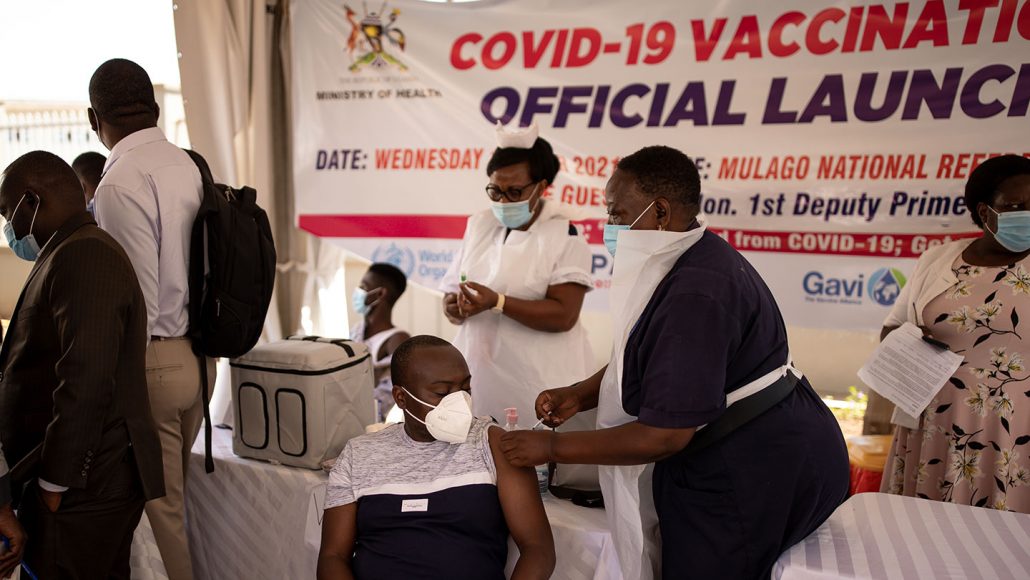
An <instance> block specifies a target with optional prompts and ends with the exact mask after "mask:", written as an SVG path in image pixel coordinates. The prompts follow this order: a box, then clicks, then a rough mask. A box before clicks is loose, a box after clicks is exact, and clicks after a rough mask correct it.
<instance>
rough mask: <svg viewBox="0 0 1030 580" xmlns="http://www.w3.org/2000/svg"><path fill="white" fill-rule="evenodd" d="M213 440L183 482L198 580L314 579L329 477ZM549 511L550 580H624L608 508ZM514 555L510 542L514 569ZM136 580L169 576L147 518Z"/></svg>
mask: <svg viewBox="0 0 1030 580" xmlns="http://www.w3.org/2000/svg"><path fill="white" fill-rule="evenodd" d="M213 435H214V438H213V442H212V443H213V444H212V455H213V456H214V461H215V471H214V473H211V474H207V473H204V441H203V439H204V436H203V434H201V436H200V437H198V439H197V443H196V445H194V447H193V454H192V457H191V458H190V473H189V478H188V481H187V484H186V517H187V522H186V525H187V530H188V534H189V539H190V549H191V550H192V552H193V569H194V573H195V575H196V577H197V578H198V580H204V579H207V578H210V579H215V578H218V579H223V578H248V579H255V580H257V579H269V580H279V579H291V580H292V579H301V578H314V577H315V567H316V561H317V557H318V547H319V542H320V539H321V523H322V507H323V502H324V497H325V487H326V481H327V480H328V477H327V475H326V474H325V473H323V472H321V471H312V470H308V469H300V468H293V467H286V466H283V465H273V464H270V463H266V462H263V461H257V460H253V459H245V458H242V457H237V456H236V455H233V452H232V432H231V431H229V430H225V429H215V430H214V432H213ZM544 509H545V510H546V511H547V516H548V519H549V521H550V522H551V530H552V532H553V534H554V542H555V550H556V552H557V556H558V559H557V565H556V567H555V573H554V575H553V578H560V579H562V580H618V579H619V578H621V575H620V574H619V572H618V569H619V567H618V561H617V559H616V556H615V547H614V545H613V544H612V538H611V534H610V533H609V532H608V522H607V520H606V518H605V513H604V510H601V509H592V508H584V507H579V506H576V505H573V504H572V503H571V502H568V501H564V500H559V499H556V498H554V497H551V496H550V495H548V496H546V497H545V501H544ZM517 557H518V551H517V549H515V546H514V544H513V543H512V544H510V546H509V558H508V571H509V572H510V571H511V569H512V567H513V566H514V563H515V560H516V558H517ZM132 578H133V579H135V580H165V579H166V578H167V575H166V574H165V570H164V565H163V564H162V563H161V556H160V554H159V553H158V550H157V546H156V544H155V543H154V535H153V532H152V531H151V529H150V525H149V522H148V521H147V520H146V516H145V515H144V520H143V521H141V522H140V526H139V528H138V529H137V530H136V535H135V537H134V539H133V544H132Z"/></svg>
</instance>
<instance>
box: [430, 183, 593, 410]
mask: <svg viewBox="0 0 1030 580" xmlns="http://www.w3.org/2000/svg"><path fill="white" fill-rule="evenodd" d="M466 238H467V239H466V241H465V244H464V246H463V248H462V254H461V257H460V258H459V259H458V260H457V261H456V262H455V264H453V265H452V272H449V273H448V278H452V279H453V280H452V281H453V286H451V288H453V289H456V287H457V281H458V274H459V273H465V274H467V275H468V279H469V280H470V281H473V282H478V283H480V284H483V285H484V286H487V287H488V288H491V289H493V290H494V291H495V292H499V293H502V294H505V295H507V296H508V297H510V298H521V299H524V300H541V299H543V298H544V297H545V296H546V295H547V289H548V287H549V286H550V285H552V284H557V283H565V282H574V283H578V284H582V285H584V286H588V287H589V286H590V285H592V281H591V278H590V274H589V271H590V261H591V257H590V250H589V248H588V247H587V245H586V243H585V242H583V240H582V239H580V238H578V237H572V236H569V222H568V219H567V218H564V217H562V216H561V214H560V213H559V207H558V206H556V205H555V204H550V203H548V204H545V205H544V208H543V210H542V212H541V215H540V217H539V218H538V219H537V221H536V222H535V223H534V224H533V225H532V226H530V228H529V230H528V231H519V230H513V231H511V232H510V233H508V234H507V238H505V228H504V227H503V226H501V225H500V224H498V223H497V220H496V219H495V218H494V217H493V215H492V214H489V213H485V214H484V213H480V214H477V215H476V216H473V218H472V219H471V220H470V221H469V232H468V235H467V236H466ZM567 245H571V246H572V247H573V248H572V250H571V251H570V252H569V254H566V253H565V252H563V248H566V246H567ZM567 255H571V256H572V259H565V257H566V256H567ZM556 272H557V274H556ZM453 289H451V291H453ZM454 346H455V347H457V348H458V350H460V351H461V352H462V354H463V355H464V356H465V359H466V361H467V362H468V365H469V371H470V372H471V373H472V411H473V412H474V413H475V415H476V416H477V417H481V416H492V417H493V418H494V419H497V420H498V421H502V422H503V421H504V416H505V414H504V409H505V408H507V407H515V408H517V409H518V412H519V424H520V425H521V426H523V427H529V426H531V425H532V424H533V423H535V422H536V412H535V404H536V397H537V395H539V394H540V392H541V391H542V390H544V389H549V388H554V387H561V386H565V385H570V384H572V383H574V382H576V381H580V380H583V377H585V376H588V375H589V374H590V373H591V370H590V369H591V368H592V367H593V368H595V369H596V362H595V361H594V355H593V352H592V351H591V349H590V343H589V341H588V340H587V335H586V330H584V328H583V325H582V323H580V322H577V323H576V325H575V326H574V327H573V328H572V329H571V330H569V331H568V332H541V331H538V330H533V329H531V328H529V327H528V326H524V325H522V324H520V323H518V322H516V321H514V320H512V319H511V318H508V317H507V316H504V315H502V314H498V313H496V312H491V311H486V312H483V313H481V314H478V315H476V316H474V317H472V318H469V319H468V320H466V321H465V323H464V324H463V325H462V326H461V327H460V328H459V329H458V334H457V336H456V337H455V339H454ZM591 426H592V423H591V424H590V425H582V428H583V429H588V428H590V427H591Z"/></svg>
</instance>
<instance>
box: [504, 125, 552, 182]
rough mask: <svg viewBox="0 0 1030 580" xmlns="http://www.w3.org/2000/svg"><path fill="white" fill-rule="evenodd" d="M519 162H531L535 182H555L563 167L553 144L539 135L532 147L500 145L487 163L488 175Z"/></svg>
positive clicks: (530, 175) (532, 177) (530, 172)
mask: <svg viewBox="0 0 1030 580" xmlns="http://www.w3.org/2000/svg"><path fill="white" fill-rule="evenodd" d="M519 163H528V164H529V177H530V178H531V179H532V180H533V183H536V182H537V181H540V180H541V179H542V180H544V181H546V182H547V184H548V185H550V184H552V183H554V178H555V176H556V175H558V169H560V168H561V162H560V161H559V160H558V156H557V155H555V154H554V149H552V148H551V144H550V143H548V142H547V141H545V140H544V139H541V138H540V137H537V138H536V141H534V142H533V147H532V148H530V149H521V148H518V147H498V148H497V149H494V154H493V155H491V156H490V161H489V162H488V163H487V164H486V175H487V177H489V176H490V175H493V172H494V171H497V170H498V169H501V168H502V167H510V166H512V165H518V164H519Z"/></svg>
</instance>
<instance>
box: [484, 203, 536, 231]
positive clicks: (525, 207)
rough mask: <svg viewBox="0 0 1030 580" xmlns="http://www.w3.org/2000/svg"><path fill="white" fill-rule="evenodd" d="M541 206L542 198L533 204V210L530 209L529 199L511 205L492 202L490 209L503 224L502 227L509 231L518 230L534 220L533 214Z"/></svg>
mask: <svg viewBox="0 0 1030 580" xmlns="http://www.w3.org/2000/svg"><path fill="white" fill-rule="evenodd" d="M539 204H540V198H537V203H535V204H533V207H532V208H531V207H529V200H528V199H527V200H525V201H515V202H511V203H501V202H499V201H493V202H490V209H492V210H493V212H494V217H496V218H497V221H499V222H501V225H502V226H504V227H506V228H508V229H509V230H517V229H519V228H521V227H522V226H524V225H526V224H528V223H529V221H530V220H532V219H533V212H534V211H536V206H537V205H539Z"/></svg>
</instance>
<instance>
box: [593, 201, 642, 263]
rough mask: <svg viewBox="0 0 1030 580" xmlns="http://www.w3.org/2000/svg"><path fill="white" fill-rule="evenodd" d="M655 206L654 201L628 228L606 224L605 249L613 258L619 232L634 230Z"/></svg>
mask: <svg viewBox="0 0 1030 580" xmlns="http://www.w3.org/2000/svg"><path fill="white" fill-rule="evenodd" d="M653 205H654V200H652V201H651V203H650V204H649V205H648V206H647V207H645V208H644V211H642V212H640V215H638V216H637V219H635V220H633V223H631V224H629V225H628V226H620V225H615V224H604V247H606V248H608V253H609V254H611V255H612V257H613V258H614V257H615V246H616V245H617V244H618V242H619V232H621V231H622V230H629V229H633V226H635V225H637V222H638V221H640V218H642V217H644V214H645V213H647V210H649V209H651V206H653Z"/></svg>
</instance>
